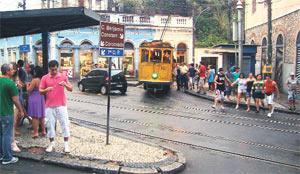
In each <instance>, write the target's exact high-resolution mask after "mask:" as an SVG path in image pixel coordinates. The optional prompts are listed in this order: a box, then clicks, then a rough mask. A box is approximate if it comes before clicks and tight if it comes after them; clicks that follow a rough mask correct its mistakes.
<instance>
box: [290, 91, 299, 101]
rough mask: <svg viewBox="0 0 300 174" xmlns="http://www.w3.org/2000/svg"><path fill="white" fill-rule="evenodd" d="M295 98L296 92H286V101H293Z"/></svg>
mask: <svg viewBox="0 0 300 174" xmlns="http://www.w3.org/2000/svg"><path fill="white" fill-rule="evenodd" d="M296 98H297V92H296V91H294V90H293V91H288V100H289V101H294V100H296Z"/></svg>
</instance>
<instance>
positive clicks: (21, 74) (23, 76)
mask: <svg viewBox="0 0 300 174" xmlns="http://www.w3.org/2000/svg"><path fill="white" fill-rule="evenodd" d="M18 77H19V79H20V80H21V82H22V83H23V84H25V82H26V72H25V71H24V70H23V68H18Z"/></svg>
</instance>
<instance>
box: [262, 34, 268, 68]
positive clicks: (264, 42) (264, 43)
mask: <svg viewBox="0 0 300 174" xmlns="http://www.w3.org/2000/svg"><path fill="white" fill-rule="evenodd" d="M267 45H268V44H267V38H265V37H264V38H263V40H262V44H261V69H262V67H263V66H264V65H266V63H267V48H268V46H267Z"/></svg>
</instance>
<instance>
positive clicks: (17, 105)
mask: <svg viewBox="0 0 300 174" xmlns="http://www.w3.org/2000/svg"><path fill="white" fill-rule="evenodd" d="M12 101H13V103H14V104H15V105H16V107H17V109H18V110H19V112H20V115H21V116H22V117H23V116H24V111H23V107H22V106H21V104H20V101H19V96H13V97H12Z"/></svg>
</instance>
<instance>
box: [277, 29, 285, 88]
mask: <svg viewBox="0 0 300 174" xmlns="http://www.w3.org/2000/svg"><path fill="white" fill-rule="evenodd" d="M283 44H284V42H283V36H282V34H279V35H278V37H277V40H276V64H275V72H276V73H275V80H276V82H277V84H278V87H279V88H280V89H282V88H283V82H282V68H283V48H284V45H283Z"/></svg>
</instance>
